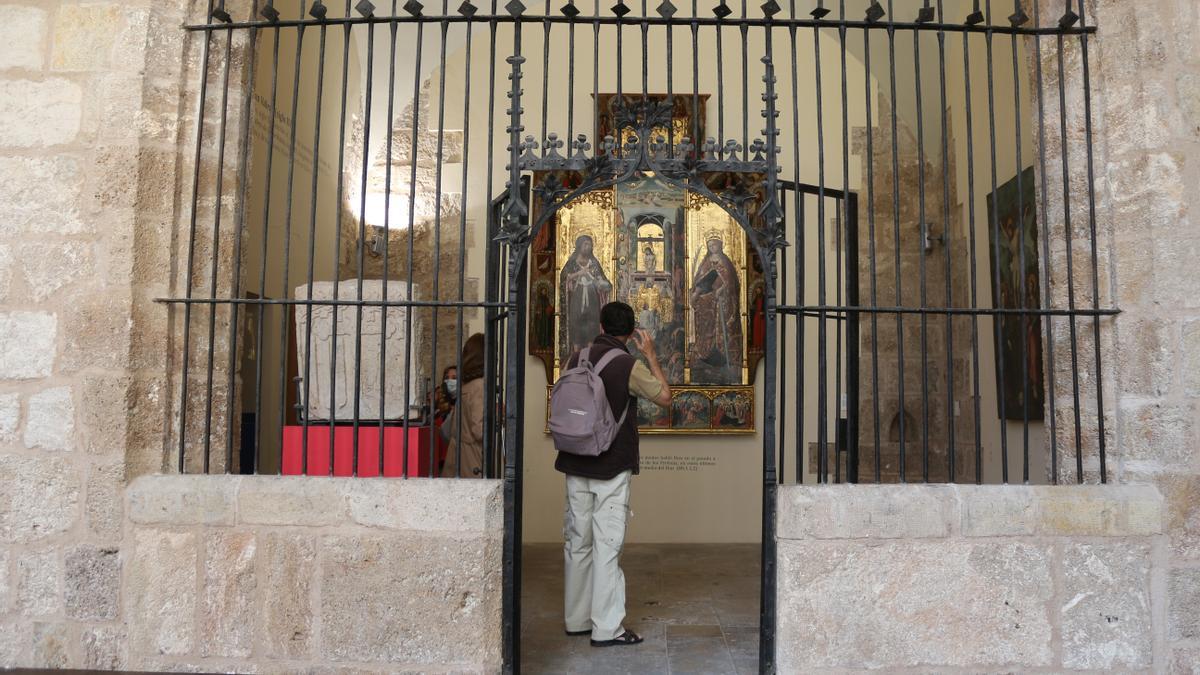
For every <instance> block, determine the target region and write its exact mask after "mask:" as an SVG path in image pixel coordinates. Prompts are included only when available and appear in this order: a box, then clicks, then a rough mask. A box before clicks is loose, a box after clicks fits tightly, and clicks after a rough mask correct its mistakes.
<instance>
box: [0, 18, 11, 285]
mask: <svg viewBox="0 0 1200 675" xmlns="http://www.w3.org/2000/svg"><path fill="white" fill-rule="evenodd" d="M0 9H3V5H0ZM12 258H13V256H12V247H11V246H8V245H7V244H5V245H0V302H7V301H8V292H9V290H10V289H11V288H12V277H13V259H12Z"/></svg>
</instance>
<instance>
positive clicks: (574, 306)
mask: <svg viewBox="0 0 1200 675" xmlns="http://www.w3.org/2000/svg"><path fill="white" fill-rule="evenodd" d="M639 96H640V95H639ZM660 98H663V99H665V97H664V96H660ZM697 98H698V99H699V101H700V102H701V108H700V110H699V111H697V112H698V113H699V115H700V118H699V119H700V120H702V119H703V101H704V100H705V99H706V98H707V97H697ZM597 102H598V109H599V112H598V125H597V126H598V133H599V137H603V136H607V135H612V136H614V137H615V136H616V133H617V131H618V130H615V129H613V128H612V124H613V120H614V119H617V117H618V116H617V115H616V114H615V113H614V111H613V106H614V105H616V97H615V96H614V95H611V94H601V95H600V96H598V97H597ZM694 102H695V99H694V98H693V96H691V95H689V94H681V95H677V96H675V103H674V105H673V106H672V110H673V114H674V117H673V119H672V121H671V129H670V130H669V131H668V130H667V129H665V128H664V129H662V134H663V137H664V138H665V137H666V135H667V133H670V134H671V136H672V139H673V140H675V141H678V140H681V139H682V138H683V137H689V138H690V137H691V135H692V133H693V132H694V131H695V130H696V126H697V124H698V122H697V120H695V119H693V104H694ZM619 131H620V132H621V133H623V134H625V133H628V132H629V131H630V130H619ZM701 132H702V128H701ZM547 178H549V179H552V180H555V181H561V183H562V185H563V186H564V187H567V188H570V187H573V186H576V185H578V184H579V181H580V180H581V178H580V177H579V176H577V175H574V174H573V173H572V172H567V171H563V172H558V173H551V174H541V175H539V176H537V177H535V182H540V181H542V180H546V179H547ZM703 180H704V181H705V183H706V185H708V186H710V187H711V186H713V185H723V183H722V181H731V180H746V179H745V178H741V177H734V176H725V175H715V174H714V175H705V176H704V177H703ZM751 181H752V183H753V179H751ZM535 207H536V205H535ZM749 211H750V212H751V213H753V212H756V209H754V208H751V209H749ZM534 217H535V218H536V215H535V216H534ZM531 260H532V268H531V275H530V282H529V294H530V295H529V307H530V321H529V351H530V354H531V355H533V356H536V357H538V358H540V359H541V360H542V361H543V363H544V364H545V366H546V376H547V382H548V383H551V384H552V383H553V382H554V381H555V380H556V379H557V376H558V373H559V372H560V370H561V367H562V365H563V364H564V363H566V361H567V360H568V359H569V358H570V357H571V355H572V354H574V353H575V352H576V351H578V350H579V349H581V348H583V347H584V346H586V345H588V344H590V343H591V341H592V340H593V339H594V338H595V337H596V336H597V335H599V334H600V332H601V331H600V308H601V307H603V306H604V305H605V304H606V303H608V302H610V301H613V300H620V301H622V302H625V303H628V304H629V305H630V306H632V307H633V308H634V312H635V314H636V316H637V323H638V326H639V327H641V328H643V329H645V330H646V331H647V332H649V333H650V334H651V335H652V336H653V338H654V343H655V347H656V351H657V352H658V356H659V361H660V363H661V364H662V367H663V371H664V373H665V374H666V376H667V380H668V381H669V382H670V383H671V388H672V391H673V392H674V404H673V405H672V407H671V409H670V410H665V409H660V408H658V407H657V406H655V405H653V404H651V403H649V402H643V404H642V405H640V406H639V409H638V421H639V426H640V428H641V429H642V431H643V432H647V433H753V432H754V419H753V417H754V415H753V410H754V406H753V386H752V385H753V376H754V371H755V369H756V367H757V365H758V361H759V360H760V359H761V358H762V356H763V349H762V348H763V337H764V328H763V327H764V326H765V315H762V312H763V297H764V287H763V277H764V275H763V269H762V263H761V261H759V260H758V257H757V255H756V254H755V252H754V249H753V247H752V246H751V245H750V242H749V239H748V238H747V236H746V233H745V232H744V231H743V230H742V228H741V226H740V225H739V224H738V223H737V222H736V221H735V220H734V219H733V218H732V217H730V216H729V214H728V213H726V212H725V211H724V210H723V209H722V208H721V207H720V206H718V205H717V204H715V203H713V202H711V201H709V200H708V199H706V198H705V197H703V196H702V195H701V194H700V193H699V192H696V191H693V190H689V189H687V188H686V187H681V186H679V185H677V184H673V183H669V182H667V181H666V180H665V179H663V178H661V177H659V176H655V175H653V174H652V173H638V174H635V175H634V176H633V177H631V178H630V179H629V180H627V181H625V182H622V183H619V184H617V185H614V186H610V187H604V188H600V189H597V190H593V191H590V192H587V193H585V194H583V195H582V196H580V197H578V198H576V199H574V200H573V201H572V202H570V203H568V204H565V205H561V206H560V207H559V209H558V210H557V212H556V214H555V217H554V218H552V219H551V220H550V221H548V222H547V223H546V225H545V226H544V227H543V228H542V229H541V230H540V231H539V232H538V233H537V234H536V235H535V238H534V241H533V245H532V248H531ZM631 351H632V352H633V354H634V356H638V357H640V355H639V354H638V353H637V350H636V348H632V347H631Z"/></svg>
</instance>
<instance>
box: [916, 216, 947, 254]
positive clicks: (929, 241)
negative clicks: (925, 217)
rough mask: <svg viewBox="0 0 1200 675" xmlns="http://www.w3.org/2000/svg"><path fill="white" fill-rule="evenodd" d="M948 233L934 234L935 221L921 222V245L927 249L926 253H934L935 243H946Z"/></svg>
mask: <svg viewBox="0 0 1200 675" xmlns="http://www.w3.org/2000/svg"><path fill="white" fill-rule="evenodd" d="M945 243H946V234H945V233H942V234H934V233H933V223H927V222H922V223H921V246H922V248H924V249H925V253H927V254H928V253H933V246H934V244H945Z"/></svg>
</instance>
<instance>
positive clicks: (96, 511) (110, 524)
mask: <svg viewBox="0 0 1200 675" xmlns="http://www.w3.org/2000/svg"><path fill="white" fill-rule="evenodd" d="M124 487H125V465H124V463H123V462H114V463H111V464H99V465H93V466H92V472H91V475H90V476H88V480H87V496H86V497H85V498H84V512H85V515H86V516H87V526H88V529H89V530H90V531H91V532H93V533H95V534H97V535H99V536H101V537H105V538H111V539H115V538H116V537H118V536H120V534H121V516H122V514H123V513H124V504H123V503H122V501H121V496H122V492H123V490H124Z"/></svg>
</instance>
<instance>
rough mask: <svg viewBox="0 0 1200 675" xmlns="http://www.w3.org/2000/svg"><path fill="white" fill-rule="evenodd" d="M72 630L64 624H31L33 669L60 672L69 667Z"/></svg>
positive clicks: (72, 641) (72, 640)
mask: <svg viewBox="0 0 1200 675" xmlns="http://www.w3.org/2000/svg"><path fill="white" fill-rule="evenodd" d="M71 633H72V630H71V627H70V626H69V625H68V624H65V623H43V622H40V621H39V622H37V623H34V624H33V665H34V667H35V668H53V669H56V670H61V669H63V668H68V667H70V665H71V653H70V648H71V647H70V646H71V645H72V644H75V642H76V641H77V640H75V639H72V635H71Z"/></svg>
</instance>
